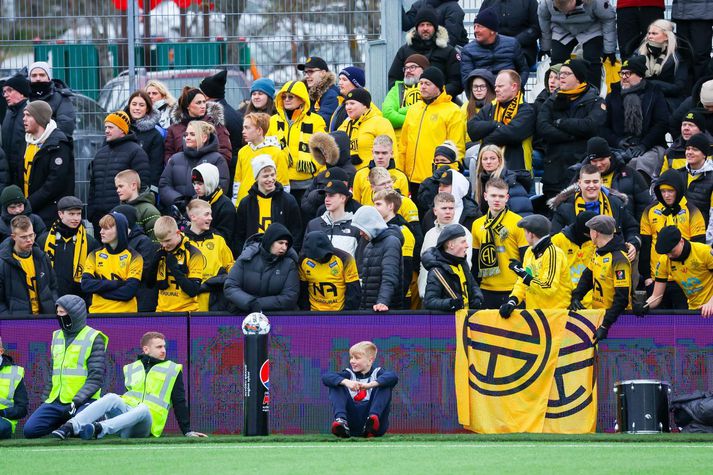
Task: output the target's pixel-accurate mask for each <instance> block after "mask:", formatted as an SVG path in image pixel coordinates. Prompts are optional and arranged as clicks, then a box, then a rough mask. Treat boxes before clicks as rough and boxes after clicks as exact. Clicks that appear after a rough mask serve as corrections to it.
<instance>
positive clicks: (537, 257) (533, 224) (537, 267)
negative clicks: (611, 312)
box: [500, 214, 572, 318]
mask: <svg viewBox="0 0 713 475" xmlns="http://www.w3.org/2000/svg"><path fill="white" fill-rule="evenodd" d="M517 225H518V227H521V228H523V229H524V230H525V240H526V241H527V243H528V244H529V246H530V247H529V248H527V250H526V251H525V257H524V258H523V260H522V264H521V263H520V262H519V261H518V260H515V259H510V264H509V265H508V268H509V269H510V270H511V271H513V272H514V273H515V275H517V281H516V282H515V286H514V287H513V289H512V292H511V293H510V296H509V297H508V301H507V302H505V303H504V304H502V305H501V306H500V316H501V317H503V318H508V317H510V314H511V313H512V311H513V310H515V307H517V306H518V305H522V304H523V303H524V306H525V308H528V309H533V308H537V309H548V308H564V306H565V305H567V302H569V299H570V295H571V292H572V281H571V279H570V276H569V267H568V266H567V257H566V256H565V255H564V252H563V251H562V249H560V248H558V247H557V246H555V245H554V244H552V239H551V238H550V221H549V220H548V219H547V218H545V217H544V216H542V215H539V214H533V215H530V216H528V217H526V218H522V219H521V220H520V221H518V223H517Z"/></svg>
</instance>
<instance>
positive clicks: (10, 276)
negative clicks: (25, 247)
mask: <svg viewBox="0 0 713 475" xmlns="http://www.w3.org/2000/svg"><path fill="white" fill-rule="evenodd" d="M14 245H15V241H13V240H12V239H6V240H5V241H3V243H2V244H0V315H31V314H32V308H31V306H30V295H29V292H28V290H27V284H26V282H27V279H26V275H25V271H23V270H22V267H20V263H19V262H17V260H16V259H15V258H14V257H13V256H12V253H13V246H14ZM32 257H33V260H34V262H35V279H36V282H37V283H36V285H37V295H38V299H39V302H40V313H41V314H52V315H54V313H55V311H56V309H55V301H56V300H57V282H56V281H55V277H54V271H53V270H52V264H51V263H50V259H49V257H48V256H47V254H45V253H44V252H42V249H40V247H39V246H38V245H37V244H35V245H34V246H32Z"/></svg>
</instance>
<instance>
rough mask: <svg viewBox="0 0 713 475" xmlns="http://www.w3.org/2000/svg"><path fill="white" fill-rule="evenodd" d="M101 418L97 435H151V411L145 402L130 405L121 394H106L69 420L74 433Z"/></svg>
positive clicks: (130, 436) (126, 436)
mask: <svg viewBox="0 0 713 475" xmlns="http://www.w3.org/2000/svg"><path fill="white" fill-rule="evenodd" d="M104 417H106V419H105V420H102V421H101V422H100V423H99V424H100V425H101V426H102V431H101V434H100V435H99V437H100V438H101V437H104V436H105V435H109V434H120V435H121V437H122V438H124V439H128V438H141V437H148V436H149V435H151V412H150V411H149V408H148V407H147V406H146V405H145V404H139V405H138V406H136V407H131V406H129V405H128V404H126V402H124V400H123V399H121V396H119V395H117V394H113V393H109V394H106V395H105V396H103V397H102V398H101V399H99V400H98V401H96V402H95V403H94V404H92V405H91V406H89V407H88V408H87V409H86V410H85V411H82V413H81V414H78V415H77V416H75V417H74V418H72V419H70V420H69V423H70V424H72V429H73V430H74V433H75V434H78V433H79V431H80V430H81V429H82V427H84V426H86V425H89V424H91V423H93V422H96V421H99V420H101V419H103V418H104Z"/></svg>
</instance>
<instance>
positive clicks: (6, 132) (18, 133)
mask: <svg viewBox="0 0 713 475" xmlns="http://www.w3.org/2000/svg"><path fill="white" fill-rule="evenodd" d="M30 94H31V92H30V81H29V80H28V79H27V78H26V77H25V76H23V75H21V74H16V75H15V76H12V77H11V78H9V79H7V80H6V81H5V84H3V86H2V95H3V98H4V99H5V102H6V103H7V112H6V114H5V117H4V118H3V120H2V140H0V144H2V149H3V151H4V152H5V157H6V159H7V161H8V166H9V167H10V177H9V179H10V180H14V177H16V176H17V170H18V169H21V168H22V159H23V157H24V156H25V144H26V143H27V142H25V126H24V124H23V123H22V119H23V116H24V114H23V111H24V110H25V106H26V105H27V104H28V98H29V97H30ZM1 167H2V159H0V168H1ZM1 179H2V177H0V180H1ZM9 183H14V181H10V182H9Z"/></svg>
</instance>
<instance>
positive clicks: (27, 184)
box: [12, 101, 74, 226]
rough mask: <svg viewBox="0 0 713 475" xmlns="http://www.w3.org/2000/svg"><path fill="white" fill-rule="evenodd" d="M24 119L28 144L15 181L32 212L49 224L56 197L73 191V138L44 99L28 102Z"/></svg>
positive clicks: (53, 215) (53, 217) (54, 213)
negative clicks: (60, 124) (66, 133)
mask: <svg viewBox="0 0 713 475" xmlns="http://www.w3.org/2000/svg"><path fill="white" fill-rule="evenodd" d="M22 122H23V124H24V126H25V141H26V142H27V145H26V147H25V156H24V160H23V162H22V163H21V164H19V166H18V167H17V169H16V173H17V175H16V176H15V177H13V179H12V182H13V183H15V184H17V185H18V186H19V187H20V188H21V189H22V192H23V193H24V194H25V196H26V197H27V201H28V202H29V203H30V205H31V206H32V210H33V212H35V213H36V214H37V215H38V216H40V218H42V220H43V221H44V222H45V225H46V226H49V225H50V224H51V223H52V221H54V219H55V217H56V216H57V206H56V202H57V200H58V199H60V198H61V197H63V196H67V195H71V194H72V193H74V149H73V147H72V139H71V137H68V136H67V135H65V133H64V132H63V131H62V130H60V129H59V128H58V127H57V123H56V122H55V121H54V120H53V119H52V109H51V108H50V106H49V104H47V103H46V102H44V101H33V102H30V103H29V104H27V105H26V106H25V110H24V111H23V119H22Z"/></svg>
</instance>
